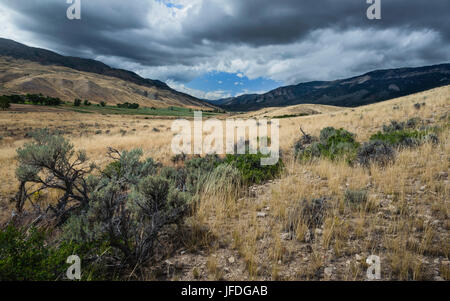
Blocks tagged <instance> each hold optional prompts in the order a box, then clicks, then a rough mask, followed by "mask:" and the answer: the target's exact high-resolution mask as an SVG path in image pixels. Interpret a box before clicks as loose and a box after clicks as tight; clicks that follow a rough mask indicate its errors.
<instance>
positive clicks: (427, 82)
mask: <svg viewBox="0 0 450 301" xmlns="http://www.w3.org/2000/svg"><path fill="white" fill-rule="evenodd" d="M445 85H450V64H441V65H434V66H427V67H419V68H401V69H390V70H378V71H373V72H369V73H366V74H364V75H361V76H356V77H352V78H349V79H343V80H335V81H314V82H308V83H302V84H298V85H293V86H287V87H281V88H277V89H275V90H273V91H270V92H268V93H265V94H261V95H257V94H251V95H242V96H239V97H234V98H227V99H220V100H217V101H215V102H214V104H215V105H218V106H220V107H222V108H224V109H226V110H229V111H254V110H258V109H261V108H266V107H284V106H291V105H296V104H321V105H333V106H341V107H356V106H361V105H367V104H371V103H376V102H380V101H384V100H388V99H392V98H396V97H401V96H406V95H409V94H413V93H417V92H422V91H425V90H429V89H433V88H437V87H441V86H445Z"/></svg>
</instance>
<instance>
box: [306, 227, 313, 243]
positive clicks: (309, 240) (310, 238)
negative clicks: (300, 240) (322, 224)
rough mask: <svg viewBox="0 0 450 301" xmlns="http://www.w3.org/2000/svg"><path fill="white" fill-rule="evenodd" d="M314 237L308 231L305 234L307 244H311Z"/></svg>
mask: <svg viewBox="0 0 450 301" xmlns="http://www.w3.org/2000/svg"><path fill="white" fill-rule="evenodd" d="M311 240H312V237H311V232H310V231H309V230H308V231H307V232H306V234H305V241H306V242H311Z"/></svg>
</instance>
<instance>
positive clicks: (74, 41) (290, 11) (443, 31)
mask: <svg viewBox="0 0 450 301" xmlns="http://www.w3.org/2000/svg"><path fill="white" fill-rule="evenodd" d="M80 1H81V20H69V19H68V18H67V16H66V10H67V8H68V7H69V6H70V4H67V0H0V20H2V22H0V37H3V38H9V39H13V40H15V41H17V42H20V43H24V44H27V45H29V46H35V47H41V48H46V49H50V50H53V51H56V52H58V53H61V54H64V55H71V56H79V57H85V58H93V59H97V60H100V61H102V62H104V63H106V64H108V65H110V66H112V67H116V68H123V69H128V70H132V71H134V72H136V73H138V74H139V75H141V76H143V77H146V78H151V79H159V80H162V81H164V82H166V83H167V84H168V85H169V86H171V87H172V88H174V89H177V90H179V91H182V92H185V93H189V94H191V95H193V96H196V97H199V98H202V99H220V98H227V97H233V96H239V95H242V94H249V93H264V92H267V91H269V90H272V89H274V88H277V87H279V86H285V85H292V84H298V83H301V82H306V81H314V80H334V79H340V78H346V77H350V76H356V75H360V74H363V73H365V72H369V71H372V70H375V69H387V68H400V67H418V66H424V65H431V64H439V63H448V62H450V18H449V15H448V14H449V12H450V1H449V0H427V1H423V0H380V1H381V20H369V19H368V18H367V16H366V11H367V9H368V7H369V6H370V4H367V3H366V0H339V1H336V0H301V1H300V0H276V1H275V0H133V1H123V0H80Z"/></svg>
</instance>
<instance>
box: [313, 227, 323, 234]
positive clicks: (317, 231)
mask: <svg viewBox="0 0 450 301" xmlns="http://www.w3.org/2000/svg"><path fill="white" fill-rule="evenodd" d="M314 233H315V234H316V236H320V235H322V233H323V230H322V229H319V228H317V229H316V230H315V231H314Z"/></svg>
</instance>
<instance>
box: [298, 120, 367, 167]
mask: <svg viewBox="0 0 450 301" xmlns="http://www.w3.org/2000/svg"><path fill="white" fill-rule="evenodd" d="M358 147H359V143H358V142H356V140H355V135H354V134H353V133H350V132H348V131H346V130H344V129H335V128H333V127H327V128H324V129H322V131H321V132H320V137H319V142H313V143H312V144H311V145H309V146H308V147H305V148H303V149H301V148H299V147H297V149H298V153H297V156H298V158H299V159H300V160H302V161H305V160H311V159H313V158H320V157H322V158H328V159H331V160H337V159H340V158H343V159H344V160H346V161H348V162H352V161H353V160H354V158H355V157H356V151H357V149H358Z"/></svg>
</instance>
